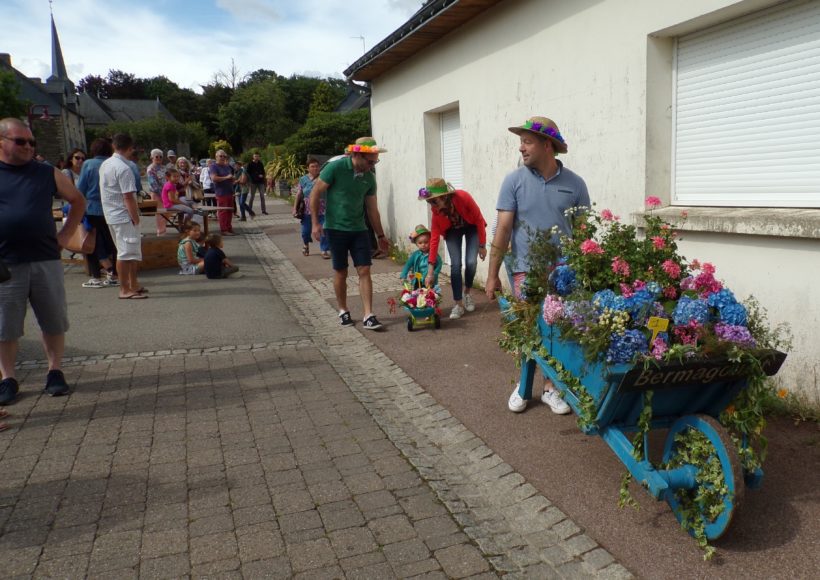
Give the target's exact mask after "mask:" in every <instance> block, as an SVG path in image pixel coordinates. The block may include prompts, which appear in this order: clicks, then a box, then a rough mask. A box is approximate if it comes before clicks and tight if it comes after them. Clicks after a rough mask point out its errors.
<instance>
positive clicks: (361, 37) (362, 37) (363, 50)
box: [350, 35, 367, 54]
mask: <svg viewBox="0 0 820 580" xmlns="http://www.w3.org/2000/svg"><path fill="white" fill-rule="evenodd" d="M350 38H358V39H359V40H361V41H362V54H364V53H365V52H367V50H365V48H364V36H362V35H359V36H351V37H350Z"/></svg>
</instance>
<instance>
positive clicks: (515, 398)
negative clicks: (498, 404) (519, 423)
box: [507, 384, 527, 413]
mask: <svg viewBox="0 0 820 580" xmlns="http://www.w3.org/2000/svg"><path fill="white" fill-rule="evenodd" d="M507 408H508V409H509V410H510V411H512V412H513V413H520V412H521V411H523V410H524V409H526V408H527V401H525V400H524V399H522V398H521V395H519V394H518V385H517V384H516V385H515V390H514V391H513V392H512V395H510V400H509V401H507Z"/></svg>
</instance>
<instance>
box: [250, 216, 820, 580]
mask: <svg viewBox="0 0 820 580" xmlns="http://www.w3.org/2000/svg"><path fill="white" fill-rule="evenodd" d="M272 205H273V204H272ZM274 207H277V206H275V205H274ZM276 211H277V212H279V211H283V208H277V210H276ZM266 231H267V232H268V234H269V236H270V237H271V239H272V240H273V241H274V242H275V243H276V244H277V245H278V246H279V247H280V248H281V249H282V250H283V252H284V253H285V254H286V255H287V257H288V258H289V259H290V260H292V261H293V262H294V263H295V264H296V265H297V267H298V268H299V269H300V271H301V272H302V273H303V275H304V276H305V277H306V278H308V279H309V280H316V279H322V278H328V277H329V276H330V275H331V269H330V264H329V263H328V261H326V260H322V259H321V257H319V256H318V251H317V252H316V255H311V256H309V257H304V256H302V255H301V251H300V250H301V241H300V240H299V235H298V228H297V225H296V222H295V221H294V225H293V226H276V227H273V228H268V229H266ZM314 246H315V245H314ZM400 269H401V264H394V263H392V262H391V261H389V260H377V261H375V263H374V268H373V270H374V273H384V272H396V273H398V272H399V271H400ZM395 295H396V293H393V292H388V293H380V294H376V295H375V296H374V304H375V310H376V313H377V314H378V315H379V318H380V320H381V321H382V322H383V323H384V324H385V326H386V331H385V332H380V333H372V332H367V331H362V332H364V333H366V336H368V338H370V340H372V341H373V342H374V343H375V344H376V345H378V347H379V348H380V349H381V350H382V351H383V352H385V354H387V356H389V357H390V358H391V359H392V360H394V361H395V362H396V363H397V364H398V365H399V366H401V367H402V368H403V369H404V370H405V371H406V372H407V373H408V374H410V375H411V376H412V377H413V378H414V379H415V380H416V381H417V382H418V383H419V384H420V385H422V386H423V387H424V388H425V389H427V391H428V392H430V393H431V394H432V395H433V396H434V397H435V399H436V400H437V401H439V402H440V403H441V404H442V405H444V406H445V407H447V408H448V409H449V410H450V412H451V413H453V415H455V416H456V417H457V418H458V419H459V420H461V421H462V422H463V423H464V424H465V425H466V426H467V427H468V428H469V429H471V430H472V431H473V432H475V433H476V434H478V435H479V436H480V437H481V438H483V439H484V441H485V442H486V443H487V445H488V446H489V447H491V448H492V449H493V450H494V451H496V452H497V453H498V454H499V455H500V456H501V457H502V458H503V459H504V460H505V461H507V462H508V463H509V464H510V465H512V466H513V467H514V468H515V469H516V470H517V471H518V472H519V473H521V474H522V475H523V476H524V477H525V478H527V480H528V481H529V482H530V483H532V485H534V486H535V487H536V488H538V490H539V491H540V492H541V493H543V494H544V495H545V496H546V497H548V498H549V499H550V500H551V501H552V502H554V503H555V504H556V505H558V507H560V508H561V509H562V510H563V511H564V512H565V513H567V514H568V515H569V516H570V517H571V518H572V519H573V520H574V521H575V522H576V523H577V524H578V525H580V526H583V527H584V528H586V531H587V533H588V534H589V535H591V536H592V537H593V538H595V539H596V540H597V541H598V542H599V543H600V544H601V545H602V546H603V547H605V548H606V549H607V550H609V551H610V552H611V553H612V554H613V555H614V556H615V557H616V558H617V559H618V560H619V561H620V562H621V563H622V564H623V565H624V566H626V567H627V568H629V569H630V570H631V571H632V572H633V573H635V574H636V575H638V576H640V577H643V578H670V579H671V578H676V579H677V578H705V577H709V578H741V577H742V578H790V579H791V578H817V577H820V475H818V474H820V430H818V427H817V425H812V424H801V425H794V424H793V423H792V421H791V420H789V419H788V418H775V419H773V420H772V421H771V423H770V426H769V428H768V430H767V435H768V437H769V440H770V448H769V458H768V460H767V462H766V464H765V465H764V470H765V480H764V484H763V487H762V488H761V489H759V490H756V491H752V490H747V493H746V496H745V502H744V504H743V505H742V507H741V508H740V509H739V510H738V512H737V515H736V518H735V521H734V522H733V524H732V527H731V528H730V530H729V532H728V533H727V535H726V536H724V538H722V539H721V540H719V541H718V542H716V543H715V546H716V547H717V549H718V553H717V555H716V556H715V558H714V559H713V560H712V561H711V562H708V563H707V562H704V561H703V559H702V553H701V552H700V550H698V548H697V547H696V546H695V543H694V542H693V541H691V540H690V539H689V537H688V536H687V535H686V534H685V533H684V532H683V531H682V530H681V529H680V528H679V526H678V524H677V521H676V520H675V518H674V516H673V515H672V513H671V511H670V509H669V507H668V506H667V505H666V504H665V503H660V502H656V501H655V500H654V499H652V497H651V496H649V495H648V494H647V493H645V492H644V491H643V490H642V489H640V488H639V487H635V486H634V485H633V488H632V494H633V497H635V499H636V500H637V501H638V503H639V504H640V509H637V510H635V509H631V508H626V509H624V510H621V509H619V508H618V506H617V500H618V489H619V486H620V481H621V476H622V474H623V473H624V471H625V469H624V467H623V465H622V464H621V462H620V460H618V459H617V457H616V456H615V454H614V453H613V452H612V451H611V450H610V449H609V447H608V446H607V445H606V444H605V443H604V441H603V440H601V439H600V438H599V437H597V436H586V435H583V434H582V433H581V432H580V431H579V430H578V428H577V427H576V424H575V418H574V416H572V415H568V416H563V417H561V416H556V415H553V414H552V413H550V412H549V410H548V409H547V407H546V406H545V405H542V404H541V403H540V402H538V403H530V408H528V409H527V411H525V412H524V413H522V414H519V415H516V414H513V413H510V412H509V411H508V410H507V408H506V401H507V397H508V396H509V394H510V392H511V390H512V385H513V383H514V381H515V380H516V378H517V375H516V369H515V363H514V361H513V360H512V359H511V358H510V357H509V356H507V355H506V354H504V353H503V352H502V351H501V350H500V349H499V347H498V345H497V342H496V340H497V338H498V336H499V327H500V319H499V315H498V310H497V306H496V305H495V304H494V303H492V304H490V303H488V302H487V301H486V299H485V298H484V297H483V295H478V294H477V296H478V298H477V300H476V302H477V309H476V312H474V313H472V314H468V315H467V316H465V317H464V318H462V319H461V320H458V321H450V320H449V319H447V317H446V314H448V313H449V306H450V305H451V304H452V302H451V300H450V298H451V295H450V294H449V289H448V290H447V291H446V292H445V301H444V311H445V317H444V319H443V320H442V328H441V329H440V330H438V331H436V330H432V329H422V330H418V331H416V332H413V333H409V332H407V330H406V314H405V313H404V311H402V310H399V311H398V312H397V313H395V314H390V313H389V312H388V307H387V303H386V301H387V299H388V298H389V297H391V296H395ZM330 302H331V303H333V302H334V301H332V300H331V301H330ZM349 304H350V307H351V310H352V315H353V318H354V320H361V315H362V312H361V302H360V300H359V299H358V297H356V298H352V299H350V301H349ZM344 330H349V329H344ZM344 330H343V329H340V332H342V331H344ZM654 435H656V436H654V437H653V441H654V442H655V443H656V445H654V446H656V447H657V442H658V441H661V442H662V441H663V433H656V434H654Z"/></svg>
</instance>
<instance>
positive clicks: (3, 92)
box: [0, 69, 28, 119]
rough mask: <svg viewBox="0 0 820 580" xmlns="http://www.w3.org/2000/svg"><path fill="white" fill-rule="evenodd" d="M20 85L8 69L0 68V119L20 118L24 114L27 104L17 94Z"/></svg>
mask: <svg viewBox="0 0 820 580" xmlns="http://www.w3.org/2000/svg"><path fill="white" fill-rule="evenodd" d="M19 91H20V85H19V83H18V82H17V79H16V78H15V76H14V73H13V72H12V71H10V70H2V69H0V119H4V118H6V117H17V118H20V117H22V116H23V115H25V114H26V110H27V108H28V107H27V104H26V102H25V101H23V100H22V99H20V98H19V97H18V96H17V95H18V94H19Z"/></svg>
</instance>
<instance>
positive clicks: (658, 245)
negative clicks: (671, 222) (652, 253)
mask: <svg viewBox="0 0 820 580" xmlns="http://www.w3.org/2000/svg"><path fill="white" fill-rule="evenodd" d="M652 245H653V246H655V249H656V250H662V249H664V248H665V247H666V240H665V239H663V237H661V236H653V237H652Z"/></svg>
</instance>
